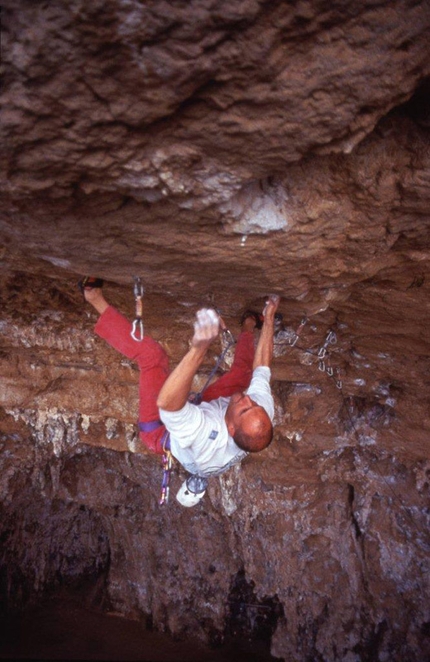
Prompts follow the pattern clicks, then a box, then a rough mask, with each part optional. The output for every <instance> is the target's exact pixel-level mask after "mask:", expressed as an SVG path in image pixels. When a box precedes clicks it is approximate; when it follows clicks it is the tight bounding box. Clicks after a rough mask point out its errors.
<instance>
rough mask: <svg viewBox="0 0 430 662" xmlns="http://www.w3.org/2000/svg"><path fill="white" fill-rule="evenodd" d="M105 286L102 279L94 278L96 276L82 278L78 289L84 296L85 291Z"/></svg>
mask: <svg viewBox="0 0 430 662" xmlns="http://www.w3.org/2000/svg"><path fill="white" fill-rule="evenodd" d="M103 285H104V280H103V279H102V278H94V276H85V277H84V278H81V280H80V281H79V283H78V287H79V289H80V291H81V292H82V294H83V293H84V290H85V289H91V290H92V289H94V288H96V287H103Z"/></svg>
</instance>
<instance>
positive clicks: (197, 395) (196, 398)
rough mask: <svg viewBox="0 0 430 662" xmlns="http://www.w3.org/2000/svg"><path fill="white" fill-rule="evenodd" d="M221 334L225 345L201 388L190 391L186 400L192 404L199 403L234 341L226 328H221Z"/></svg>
mask: <svg viewBox="0 0 430 662" xmlns="http://www.w3.org/2000/svg"><path fill="white" fill-rule="evenodd" d="M222 335H223V337H224V341H225V343H226V345H225V347H224V349H223V351H222V352H221V354H220V355H219V357H218V359H217V361H216V363H215V366H214V367H213V368H212V370H211V372H210V374H209V377H208V378H207V380H206V382H205V384H204V386H203V388H202V389H200V391H199V392H198V393H194V392H193V393H190V396H189V398H188V400H189V402H192V403H193V404H194V405H199V404H200V403H201V401H202V396H203V393H204V392H205V391H206V389H207V387H208V386H209V384H210V382H211V380H212V378H213V376H214V375H215V373H216V371H217V370H218V368H219V367H220V365H221V363H222V362H223V361H224V359H225V356H226V354H227V352H228V350H229V349H230V347H232V346H233V345H234V344H235V343H236V340H235V339H234V336H233V334H232V333H231V331H229V330H228V329H223V330H222Z"/></svg>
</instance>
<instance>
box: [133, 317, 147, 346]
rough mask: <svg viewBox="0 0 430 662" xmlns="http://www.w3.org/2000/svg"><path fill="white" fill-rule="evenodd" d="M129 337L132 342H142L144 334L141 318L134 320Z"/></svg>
mask: <svg viewBox="0 0 430 662" xmlns="http://www.w3.org/2000/svg"><path fill="white" fill-rule="evenodd" d="M130 335H131V337H132V338H133V340H135V341H136V342H142V340H143V338H144V336H145V332H144V328H143V322H142V318H141V317H136V319H135V320H134V322H133V326H132V328H131V334H130Z"/></svg>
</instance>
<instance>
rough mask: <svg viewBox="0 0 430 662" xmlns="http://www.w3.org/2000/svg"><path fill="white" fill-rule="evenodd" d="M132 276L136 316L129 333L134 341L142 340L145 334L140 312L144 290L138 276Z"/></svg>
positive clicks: (141, 310) (141, 311)
mask: <svg viewBox="0 0 430 662" xmlns="http://www.w3.org/2000/svg"><path fill="white" fill-rule="evenodd" d="M133 278H134V286H133V293H134V299H135V303H136V317H135V319H134V321H133V325H132V328H131V334H130V335H131V337H132V338H133V340H135V341H136V342H142V340H143V338H144V335H145V333H144V328H143V321H142V313H143V304H142V298H143V295H144V293H145V290H144V288H143V285H142V281H141V279H140V278H139V276H134V277H133Z"/></svg>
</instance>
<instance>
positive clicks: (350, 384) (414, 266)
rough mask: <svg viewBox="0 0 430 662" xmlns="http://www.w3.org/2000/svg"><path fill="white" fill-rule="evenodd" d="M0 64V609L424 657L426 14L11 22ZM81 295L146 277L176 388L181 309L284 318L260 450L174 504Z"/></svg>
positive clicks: (309, 7)
mask: <svg viewBox="0 0 430 662" xmlns="http://www.w3.org/2000/svg"><path fill="white" fill-rule="evenodd" d="M2 51H3V52H2V57H3V65H2V66H3V81H4V82H3V89H2V95H1V101H2V120H1V131H2V146H3V149H2V154H1V167H2V198H1V203H0V211H1V215H0V234H1V242H2V243H1V257H2V261H1V272H0V288H1V300H2V315H1V324H0V333H1V354H0V361H1V374H2V380H1V387H0V407H1V409H0V417H1V459H0V465H1V471H0V491H1V520H0V531H1V538H0V539H1V548H0V572H1V593H2V602H3V604H4V605H5V609H7V610H11V609H20V608H22V607H23V606H25V605H26V604H28V603H29V602H34V601H35V600H37V599H38V598H39V597H40V596H42V595H45V594H46V593H47V592H49V591H52V590H53V589H55V587H58V586H69V585H70V586H72V585H73V586H76V585H86V586H89V589H88V598H87V599H88V601H89V602H90V603H91V604H93V605H97V606H98V607H100V608H103V609H105V610H110V611H114V612H116V613H120V614H122V615H124V616H126V617H128V618H134V619H140V620H142V621H145V620H146V621H147V622H148V623H151V624H152V626H153V627H155V628H156V629H159V630H165V631H168V632H170V633H172V634H174V635H176V636H178V637H183V638H186V637H189V636H193V637H194V636H197V637H199V638H200V639H202V640H205V641H208V642H210V643H212V644H214V643H218V644H219V643H220V642H222V641H223V639H224V638H225V637H226V636H227V634H229V633H230V634H231V633H232V632H236V633H239V634H240V635H241V636H246V637H251V638H252V637H255V638H256V639H258V638H263V639H264V640H265V641H267V642H268V645H269V644H270V649H271V652H272V655H273V656H275V657H278V658H282V659H285V660H288V661H297V662H302V661H304V660H321V661H324V662H326V661H327V662H329V661H330V662H331V661H335V660H343V661H345V662H359V661H361V660H380V661H381V662H382V661H383V662H386V661H388V660H390V662H391V661H393V660H399V661H400V660H402V661H404V660H408V662H409V661H411V662H412V661H414V660H416V661H417V662H422V661H423V660H424V659H428V656H429V655H430V611H429V609H430V608H429V605H430V591H429V588H430V586H429V577H430V573H429V569H430V568H429V554H430V534H429V515H430V511H429V494H430V460H429V451H430V438H429V433H430V418H429V398H428V387H429V350H430V342H429V331H428V328H429V291H430V276H429V244H430V235H429V201H430V169H429V166H430V149H429V147H430V139H429V138H430V134H429V130H430V83H429V80H430V78H429V75H430V7H429V5H428V2H426V1H425V0H421V2H420V1H417V0H393V1H390V2H388V1H387V0H385V1H383V0H381V1H377V0H363V2H360V3H358V2H354V1H353V0H345V1H342V2H333V3H330V5H329V6H328V5H327V3H325V2H322V1H319V0H310V1H302V0H300V1H294V2H289V3H286V2H282V1H277V0H276V1H272V0H258V1H257V0H240V1H237V2H231V1H229V2H227V1H224V0H191V1H188V2H173V1H171V2H168V1H166V2H150V1H145V0H141V1H138V0H127V1H126V0H100V1H99V0H96V1H94V2H91V3H87V2H82V1H80V0H71V1H70V2H68V3H63V4H61V3H40V2H38V3H34V2H30V1H29V0H28V1H26V0H14V2H11V1H9V0H6V2H4V3H3V11H2ZM87 273H90V274H93V275H96V276H100V277H102V278H104V279H105V281H106V283H105V291H106V296H107V297H109V300H110V301H111V302H112V303H113V304H114V305H115V306H117V307H119V308H120V309H121V310H122V311H123V312H124V313H126V314H127V315H128V316H129V317H130V318H132V317H133V315H134V301H133V291H132V285H133V276H136V275H138V276H140V277H141V279H142V282H143V284H144V287H145V296H144V323H145V329H146V332H147V333H150V334H151V335H153V336H154V337H155V338H156V339H157V340H159V341H160V342H161V343H162V344H163V346H164V347H165V349H166V350H167V352H168V354H169V356H170V359H171V364H172V366H174V365H175V364H177V363H178V361H179V360H180V358H181V357H182V355H183V354H184V353H185V351H186V349H187V347H188V342H189V339H190V334H191V329H192V323H193V317H194V314H195V312H196V310H197V309H198V307H199V306H202V305H203V306H208V305H209V306H215V307H217V308H219V309H220V310H221V312H222V314H223V316H224V318H225V319H226V321H227V323H228V325H229V328H230V330H231V331H232V333H233V335H234V336H235V337H237V334H238V331H239V318H240V315H241V313H242V312H243V311H244V310H245V309H246V308H250V307H251V308H262V307H263V305H264V301H265V297H266V296H267V294H268V293H270V292H274V293H277V294H279V295H280V296H281V306H280V310H281V312H282V314H283V322H282V325H281V326H280V327H279V328H278V330H277V333H276V335H275V360H274V365H273V370H272V382H273V391H274V395H275V402H276V428H275V440H274V442H273V443H272V445H271V446H270V447H269V448H268V449H267V450H266V451H264V452H263V453H261V454H259V455H255V456H250V457H248V458H246V460H245V461H244V462H243V463H242V464H241V465H240V466H236V467H235V468H233V469H231V470H230V471H229V472H227V473H225V474H223V475H222V476H220V477H217V478H212V479H211V480H210V483H209V487H208V490H207V494H206V496H205V497H204V500H203V501H202V502H201V504H199V505H198V506H197V507H196V508H194V509H184V508H182V507H181V506H180V505H179V504H178V503H177V502H176V501H175V499H174V498H171V500H170V503H169V505H168V506H167V507H166V506H165V507H162V508H160V506H159V504H158V499H159V491H160V480H161V466H160V460H159V458H157V457H155V456H154V455H152V454H150V453H149V452H147V451H146V450H145V449H144V448H143V447H142V445H141V443H140V442H139V438H138V436H137V431H136V418H137V407H138V389H137V382H138V373H137V369H136V366H135V365H134V364H133V362H131V361H129V360H125V359H123V358H122V357H120V356H119V355H118V354H116V353H115V352H114V351H113V350H112V349H111V348H109V347H107V345H105V344H104V343H103V341H101V340H100V339H99V338H96V337H95V335H94V333H93V326H94V323H95V321H96V315H95V314H94V313H93V312H92V311H91V310H90V309H89V307H88V306H87V305H86V304H84V302H83V300H82V296H81V294H80V292H79V291H78V290H77V288H76V282H77V280H78V279H79V277H80V275H82V274H87ZM220 351H221V345H220V344H214V345H213V348H212V349H211V351H210V353H209V355H208V358H207V361H206V362H205V364H204V366H203V369H202V371H201V374H199V376H198V380H197V381H199V380H200V381H202V380H204V379H205V377H206V376H207V374H208V373H210V371H211V368H212V366H213V365H214V361H215V359H216V357H217V356H218V355H219V353H220ZM228 361H229V357H227V362H226V363H224V364H223V365H222V366H221V370H226V369H228ZM184 477H185V474H184V472H183V470H182V469H181V468H180V467H179V466H178V465H176V466H175V467H174V471H173V476H172V492H173V493H174V492H175V491H176V490H177V489H178V488H179V486H180V484H181V482H182V480H183V479H184Z"/></svg>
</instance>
